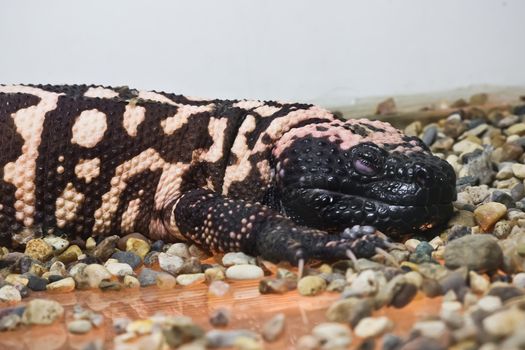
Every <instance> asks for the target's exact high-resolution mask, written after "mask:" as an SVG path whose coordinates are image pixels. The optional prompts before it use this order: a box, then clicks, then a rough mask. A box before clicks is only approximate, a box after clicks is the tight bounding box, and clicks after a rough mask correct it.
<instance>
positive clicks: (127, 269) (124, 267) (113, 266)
mask: <svg viewBox="0 0 525 350" xmlns="http://www.w3.org/2000/svg"><path fill="white" fill-rule="evenodd" d="M106 269H108V271H109V273H110V274H112V275H113V276H118V277H123V276H127V275H132V274H133V269H132V268H131V266H129V265H128V264H125V263H119V262H116V263H115V262H112V263H109V264H106Z"/></svg>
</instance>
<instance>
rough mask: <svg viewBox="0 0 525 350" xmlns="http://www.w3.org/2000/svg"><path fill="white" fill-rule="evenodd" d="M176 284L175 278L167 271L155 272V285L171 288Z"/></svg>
mask: <svg viewBox="0 0 525 350" xmlns="http://www.w3.org/2000/svg"><path fill="white" fill-rule="evenodd" d="M176 285H177V280H176V279H175V277H173V275H171V274H169V273H167V272H159V274H157V287H159V288H161V289H172V288H174V287H175V286H176Z"/></svg>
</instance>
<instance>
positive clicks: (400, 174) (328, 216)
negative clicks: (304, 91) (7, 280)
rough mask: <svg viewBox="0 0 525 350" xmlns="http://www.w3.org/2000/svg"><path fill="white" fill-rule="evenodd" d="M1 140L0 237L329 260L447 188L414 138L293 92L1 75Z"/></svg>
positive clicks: (419, 217) (421, 214) (360, 247)
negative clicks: (48, 236)
mask: <svg viewBox="0 0 525 350" xmlns="http://www.w3.org/2000/svg"><path fill="white" fill-rule="evenodd" d="M0 150H1V152H0V241H2V244H9V243H10V240H11V239H12V237H13V236H14V235H15V234H16V233H18V232H20V231H22V230H28V229H29V230H37V231H41V232H43V233H49V232H52V233H55V234H67V235H69V236H70V237H72V238H74V237H76V236H80V237H83V238H85V237H87V236H91V235H108V234H126V233H130V232H141V233H143V234H145V235H147V236H148V237H150V238H152V239H163V240H165V241H175V240H189V241H192V242H195V243H197V244H199V245H201V246H202V247H204V248H205V249H209V250H211V251H239V250H240V251H244V252H247V253H250V254H259V255H261V256H263V257H264V258H267V259H271V260H275V261H277V260H288V261H290V262H292V263H297V262H298V261H299V260H300V259H303V260H304V259H312V258H315V259H323V260H333V259H338V258H341V257H345V256H346V254H347V252H348V250H351V251H352V253H353V254H355V255H357V256H370V255H372V254H374V252H375V248H376V247H381V246H382V245H383V244H384V239H383V238H382V237H383V236H382V235H381V234H379V233H378V232H374V230H369V229H367V230H361V231H359V230H357V231H356V230H350V231H349V230H346V231H345V229H346V228H348V227H351V226H353V225H356V224H357V225H372V226H374V227H376V228H378V229H379V230H381V231H383V232H385V233H387V234H391V235H396V234H399V233H409V232H414V231H425V230H428V229H430V228H432V227H435V226H436V225H439V224H441V223H443V222H444V221H445V220H447V219H448V217H449V216H450V215H451V213H452V205H451V202H452V200H454V198H455V175H454V171H453V170H452V168H451V167H450V166H449V165H448V163H446V162H444V161H442V160H440V159H438V158H437V157H434V156H432V154H431V153H430V151H429V150H428V148H427V147H426V146H425V145H424V144H423V143H422V142H421V141H420V140H419V139H417V138H414V137H407V136H405V135H403V134H402V133H401V132H400V131H399V130H397V129H395V128H393V127H392V126H391V125H390V124H388V123H383V122H379V121H370V120H365V119H359V120H347V121H344V120H340V119H338V118H336V117H335V116H334V115H333V114H332V113H330V112H329V111H327V110H324V109H322V108H319V107H317V106H314V105H309V104H300V103H282V102H261V101H247V100H239V101H224V100H200V99H194V98H189V97H185V96H181V95H174V94H168V93H162V92H151V91H137V90H132V89H129V88H127V87H120V88H108V87H101V86H86V85H72V86H67V85H60V86H51V85H46V86H41V85H38V86H33V85H0ZM343 232H346V233H347V234H345V233H343ZM348 232H351V234H348Z"/></svg>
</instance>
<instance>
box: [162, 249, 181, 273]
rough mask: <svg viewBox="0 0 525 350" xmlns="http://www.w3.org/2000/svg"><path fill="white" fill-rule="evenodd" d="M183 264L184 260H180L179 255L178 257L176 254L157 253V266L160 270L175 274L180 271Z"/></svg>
mask: <svg viewBox="0 0 525 350" xmlns="http://www.w3.org/2000/svg"><path fill="white" fill-rule="evenodd" d="M183 264H184V260H182V258H181V257H178V256H176V255H169V254H167V253H160V254H159V266H160V268H161V269H162V270H164V271H166V272H169V273H171V274H174V275H175V274H177V273H178V272H179V271H180V269H181V268H182V265H183Z"/></svg>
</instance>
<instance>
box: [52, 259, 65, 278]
mask: <svg viewBox="0 0 525 350" xmlns="http://www.w3.org/2000/svg"><path fill="white" fill-rule="evenodd" d="M49 274H50V275H55V276H60V277H66V276H67V271H66V266H65V265H64V263H63V262H61V261H55V262H54V263H53V264H52V265H51V267H50V268H49Z"/></svg>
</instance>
